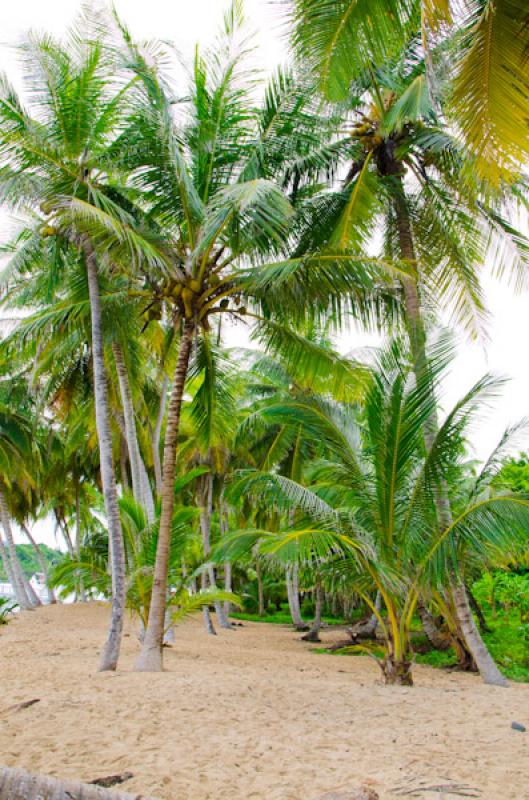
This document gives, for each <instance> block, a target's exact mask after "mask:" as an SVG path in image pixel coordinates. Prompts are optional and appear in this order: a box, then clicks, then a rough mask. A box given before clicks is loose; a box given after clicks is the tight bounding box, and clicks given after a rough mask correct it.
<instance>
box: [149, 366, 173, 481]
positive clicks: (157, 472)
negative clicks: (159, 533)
mask: <svg viewBox="0 0 529 800" xmlns="http://www.w3.org/2000/svg"><path fill="white" fill-rule="evenodd" d="M168 389H169V378H168V377H167V375H166V374H165V373H164V376H163V380H162V390H161V393H160V405H159V407H158V416H157V417H156V424H155V426H154V431H153V433H152V461H153V464H154V479H155V481H156V494H158V495H160V494H161V493H162V464H161V461H160V436H161V434H162V425H163V418H164V416H165V406H166V405H167V391H168Z"/></svg>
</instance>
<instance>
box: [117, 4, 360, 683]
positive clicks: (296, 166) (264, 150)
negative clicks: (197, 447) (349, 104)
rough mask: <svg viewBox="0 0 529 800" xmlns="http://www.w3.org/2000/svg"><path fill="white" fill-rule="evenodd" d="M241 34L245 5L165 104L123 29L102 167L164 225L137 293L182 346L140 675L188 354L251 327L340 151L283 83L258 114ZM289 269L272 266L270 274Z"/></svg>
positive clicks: (152, 643)
mask: <svg viewBox="0 0 529 800" xmlns="http://www.w3.org/2000/svg"><path fill="white" fill-rule="evenodd" d="M241 25H242V12H241V8H240V4H239V3H234V5H233V6H232V7H231V9H230V11H229V12H228V14H227V16H226V18H225V26H224V32H223V39H222V41H221V44H220V45H218V46H217V48H216V50H215V51H213V52H211V53H207V54H206V55H205V56H202V55H201V54H199V55H197V57H196V59H195V62H194V64H193V69H192V74H191V78H190V88H189V92H188V95H187V97H186V98H185V100H184V99H182V98H179V97H178V96H173V95H172V94H171V91H170V88H169V87H168V86H167V82H166V81H164V79H163V76H162V75H161V74H160V71H159V69H157V68H156V58H155V56H156V50H155V49H154V48H153V47H151V48H150V50H149V52H148V54H146V53H145V52H143V51H142V50H141V48H139V47H138V46H137V45H135V43H134V42H133V41H132V39H131V37H130V35H129V34H128V32H127V31H126V29H125V28H124V26H121V27H122V34H123V38H124V41H125V44H126V46H127V48H128V53H129V61H128V66H129V69H130V70H132V71H133V73H134V75H135V76H136V77H137V78H139V79H140V82H141V85H142V87H143V91H144V100H143V104H141V103H139V104H138V106H137V108H136V116H135V118H134V119H133V120H132V121H131V122H130V124H129V126H128V127H127V130H126V131H125V133H124V135H123V136H122V137H121V140H120V141H117V142H116V143H115V144H114V145H113V146H112V147H111V148H110V149H109V158H110V159H112V160H115V161H116V162H117V163H120V164H122V166H123V169H126V170H127V171H129V172H130V175H131V178H130V180H131V183H132V184H133V185H134V186H135V187H136V188H137V190H139V191H141V193H142V197H143V201H144V203H146V204H147V206H148V216H149V219H151V220H154V221H155V222H156V224H157V225H159V226H162V225H163V229H164V232H165V235H166V236H167V237H168V238H167V241H168V247H169V248H170V250H171V258H172V264H171V266H170V267H165V268H164V269H162V270H158V271H156V270H151V271H150V273H149V274H147V275H146V281H145V287H144V290H143V293H144V295H145V297H146V302H147V303H148V310H149V313H150V314H151V315H153V316H161V315H162V314H165V316H166V317H167V318H168V319H171V320H172V323H173V325H174V327H175V330H177V331H178V333H179V337H180V350H179V356H178V360H177V362H176V365H175V371H174V378H173V381H172V390H171V398H170V403H169V408H168V414H167V421H166V431H165V441H164V463H163V470H162V472H163V486H162V514H161V521H160V536H159V540H158V555H159V557H158V559H157V566H156V575H155V586H154V591H153V602H152V604H151V618H150V621H149V625H148V628H147V632H146V636H145V641H144V645H143V649H142V654H141V656H140V659H139V661H138V669H140V670H159V669H160V668H161V658H162V649H161V644H162V634H163V619H164V606H165V597H166V583H167V581H166V577H165V576H166V572H167V559H168V557H169V531H170V520H171V517H172V506H173V504H174V492H173V481H174V474H175V456H176V447H177V441H178V430H179V425H180V414H181V406H182V398H183V393H184V387H185V381H186V377H187V372H188V367H189V362H190V358H191V353H192V349H193V346H194V342H195V341H196V340H197V339H198V338H199V337H202V336H205V335H207V333H208V331H209V330H210V329H211V327H212V325H213V324H214V322H215V317H217V318H222V316H223V315H224V316H225V315H226V314H228V315H231V317H232V319H235V320H237V319H241V318H245V317H247V316H249V314H248V311H249V309H248V308H247V306H245V305H243V303H242V296H243V295H245V294H248V295H250V296H253V295H255V294H256V291H254V285H253V284H252V282H251V279H252V278H253V277H255V275H256V274H258V273H259V271H260V268H261V264H263V263H265V260H266V258H265V257H266V256H268V257H270V255H271V254H272V255H274V254H280V253H281V255H282V257H284V256H285V255H286V253H287V252H288V244H289V242H288V234H289V231H290V230H291V226H292V221H293V219H294V211H293V203H292V201H294V203H296V202H298V201H300V198H302V199H303V198H304V197H306V196H308V197H309V198H310V195H311V193H312V192H311V186H312V184H313V182H314V179H315V177H316V176H318V175H320V174H322V173H323V172H324V171H325V170H327V171H331V170H332V168H333V165H334V164H336V162H337V159H338V156H339V152H340V147H342V146H343V142H339V143H334V142H331V144H329V137H328V132H329V121H328V119H327V117H324V118H322V115H321V114H320V115H318V114H316V113H312V111H313V109H312V108H311V107H310V106H309V104H308V102H307V101H306V100H305V101H304V100H303V99H301V100H300V98H301V94H302V93H301V92H300V90H299V89H295V88H293V86H292V81H291V80H290V79H287V78H286V77H285V76H282V77H280V78H278V77H276V78H275V79H274V81H273V88H272V89H269V91H268V92H267V94H266V96H265V101H264V106H263V108H262V109H261V110H258V109H256V108H255V103H254V101H253V100H252V92H253V87H254V76H253V75H251V74H248V73H246V72H245V71H244V67H243V60H242V53H244V50H245V48H246V45H245V44H244V42H243V45H242V53H241V47H237V46H236V44H237V40H238V39H239V38H240V36H241ZM153 56H154V57H153ZM294 100H295V101H296V102H297V104H298V105H297V109H296V102H294ZM175 107H176V108H177V109H178V111H179V112H180V113H175ZM309 110H310V111H311V113H309ZM296 119H297V120H298V121H299V125H298V127H297V128H296V127H293V123H294V122H295V120H296ZM213 123H214V124H213ZM135 125H136V127H134V126H135ZM287 126H288V127H287ZM293 130H294V135H293V136H291V135H290V134H291V133H292V131H293ZM278 131H279V133H278ZM324 132H325V134H327V141H325V135H324ZM281 144H283V145H284V146H283V148H281ZM311 148H312V150H311ZM313 213H315V212H313ZM307 214H308V212H306V213H305V216H307ZM302 222H303V225H301V223H302ZM153 224H154V223H153ZM303 226H304V228H305V230H306V229H307V228H308V227H309V223H308V220H307V219H304V220H301V219H300V227H303ZM298 237H299V232H298ZM330 261H331V256H329V263H330ZM357 261H358V260H357ZM290 266H291V265H290V263H287V264H286V265H283V264H281V265H278V264H276V265H275V267H274V269H275V271H276V273H277V272H278V270H281V269H283V267H284V268H286V269H288V268H289V267H290ZM351 283H355V285H358V283H359V281H358V280H356V281H353V280H352V279H350V280H349V285H351ZM366 283H368V281H366ZM261 325H262V326H263V327H264V328H265V329H266V330H267V331H268V332H269V333H270V331H271V330H272V331H273V332H274V334H275V333H276V331H277V330H282V331H283V335H284V336H289V335H290V331H288V329H287V330H285V329H284V328H281V327H279V328H274V327H273V326H272V325H271V323H268V321H267V319H266V318H262V319H261ZM292 338H293V340H294V341H296V343H297V344H298V345H299V341H298V340H296V337H295V336H293V337H292Z"/></svg>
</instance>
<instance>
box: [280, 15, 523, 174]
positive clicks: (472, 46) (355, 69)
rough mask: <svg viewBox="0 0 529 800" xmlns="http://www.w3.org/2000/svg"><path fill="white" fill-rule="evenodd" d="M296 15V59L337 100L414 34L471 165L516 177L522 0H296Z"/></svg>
mask: <svg viewBox="0 0 529 800" xmlns="http://www.w3.org/2000/svg"><path fill="white" fill-rule="evenodd" d="M291 21H292V23H293V35H294V43H295V46H296V49H297V51H298V52H299V54H300V57H301V58H302V59H303V60H304V62H305V63H306V62H307V61H308V62H309V63H310V64H311V65H312V66H313V68H314V70H315V72H316V74H317V78H318V82H319V86H320V89H321V90H322V91H323V93H324V94H325V95H326V96H327V97H330V98H331V99H333V100H340V101H341V100H344V99H345V98H347V97H348V95H349V93H350V91H351V86H352V84H353V82H354V81H356V80H358V79H359V78H362V76H364V75H365V74H366V73H369V71H371V73H372V72H373V71H376V70H377V69H378V68H379V67H381V66H382V65H384V64H385V62H387V61H388V59H392V58H394V57H395V55H397V54H398V53H399V51H400V50H401V49H402V48H403V46H405V45H406V44H407V43H408V42H409V41H410V40H411V39H412V38H413V37H417V38H418V39H419V41H420V43H421V47H422V51H423V53H424V55H425V58H426V62H427V66H428V69H427V74H426V79H427V82H428V86H429V92H430V95H431V97H432V100H434V101H437V102H439V99H440V97H442V96H443V95H444V97H445V98H447V109H448V112H449V115H450V119H451V121H453V123H454V125H455V126H456V127H457V128H458V129H459V130H460V132H461V134H462V136H463V138H464V141H465V144H466V146H467V148H468V150H469V152H471V153H472V154H473V155H474V157H475V159H476V162H475V168H477V169H478V170H479V172H480V174H481V175H482V177H484V178H486V179H487V180H489V181H491V182H493V183H495V184H499V182H500V181H501V180H505V179H507V180H508V181H512V180H513V179H517V178H518V177H519V176H520V173H521V169H522V165H523V164H524V162H525V160H526V158H527V153H528V145H527V117H528V116H529V99H528V98H529V64H528V62H527V58H526V55H527V48H528V46H529V26H528V24H527V23H528V21H529V15H528V12H527V8H526V5H525V3H524V2H523V0H514V2H513V1H512V0H482V1H480V2H477V1H476V0H464V1H463V2H462V3H459V4H457V3H455V2H450V0H433V2H432V0H415V1H414V0H411V2H394V0H391V2H389V3H388V2H386V1H385V0H375V2H373V0H370V2H369V3H364V2H357V1H356V0H346V2H332V0H295V2H294V3H293V7H292V12H291ZM447 75H449V76H450V82H449V85H448V87H447V88H446V90H445V91H443V88H442V86H441V84H446V76H447Z"/></svg>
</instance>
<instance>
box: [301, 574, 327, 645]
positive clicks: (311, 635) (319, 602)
mask: <svg viewBox="0 0 529 800" xmlns="http://www.w3.org/2000/svg"><path fill="white" fill-rule="evenodd" d="M322 608H323V589H322V585H321V583H319V582H318V583H317V584H316V607H315V609H314V620H313V623H312V625H311V626H310V630H309V632H308V633H306V634H305V636H302V637H301V638H302V639H303V641H305V642H321V639H320V628H321V612H322Z"/></svg>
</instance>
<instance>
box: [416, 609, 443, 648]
mask: <svg viewBox="0 0 529 800" xmlns="http://www.w3.org/2000/svg"><path fill="white" fill-rule="evenodd" d="M417 613H418V615H419V619H420V620H421V625H422V629H423V631H424V634H425V636H426V638H427V639H428V641H429V642H430V644H431V645H432V647H435V649H436V650H447V649H448V648H449V647H450V637H449V636H446V635H444V634H443V632H442V631H440V630H439V628H438V627H437V625H436V624H435V620H434V618H433V616H432V614H431V613H430V612H429V611H428V609H427V608H426V606H425V605H424V604H423V603H418V605H417Z"/></svg>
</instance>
